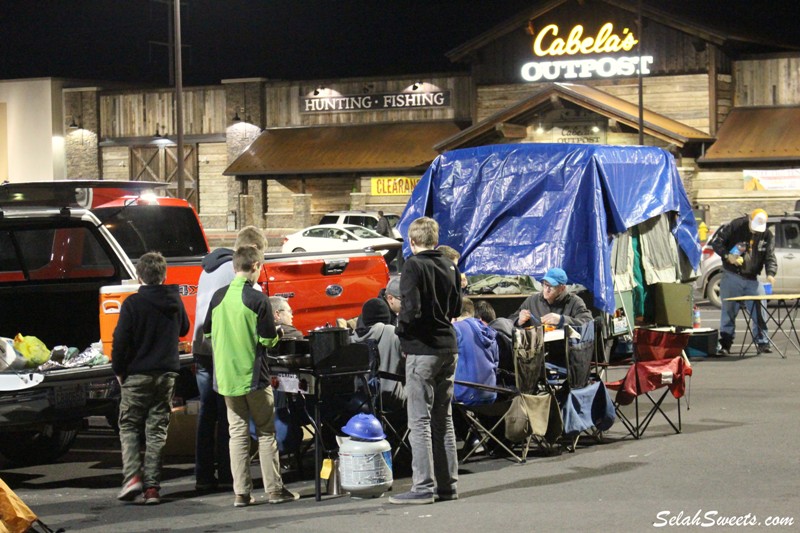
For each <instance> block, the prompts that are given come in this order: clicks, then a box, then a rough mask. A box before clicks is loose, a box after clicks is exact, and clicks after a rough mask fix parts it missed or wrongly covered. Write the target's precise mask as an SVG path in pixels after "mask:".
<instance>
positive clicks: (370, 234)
mask: <svg viewBox="0 0 800 533" xmlns="http://www.w3.org/2000/svg"><path fill="white" fill-rule="evenodd" d="M344 229H346V230H347V231H349V232H350V233H352V234H354V235H355V236H356V237H358V238H359V239H380V238H381V237H382V235H380V234H378V233H375V232H374V231H372V230H371V229H367V228H364V227H362V226H346V227H345V228H344Z"/></svg>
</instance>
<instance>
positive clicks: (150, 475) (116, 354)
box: [111, 252, 189, 504]
mask: <svg viewBox="0 0 800 533" xmlns="http://www.w3.org/2000/svg"><path fill="white" fill-rule="evenodd" d="M136 275H137V277H138V278H139V283H141V284H142V286H141V287H139V291H138V292H137V293H136V294H132V295H131V296H130V297H128V298H127V299H126V300H125V301H124V302H123V303H122V307H121V309H120V313H119V322H118V323H117V327H116V329H115V330H114V341H113V359H112V360H111V367H112V369H113V370H114V375H116V376H117V380H118V381H119V383H120V385H121V387H122V394H121V399H120V405H119V440H120V445H121V449H122V474H123V476H124V482H123V484H122V490H120V492H119V495H118V496H117V497H118V498H119V499H120V500H122V501H133V500H134V499H136V497H137V496H138V495H139V494H140V493H141V492H142V489H144V503H146V504H158V503H161V499H160V496H159V494H158V490H159V488H160V486H161V458H162V451H163V449H164V443H165V442H166V440H167V427H168V426H169V413H170V408H171V403H172V394H173V391H174V389H175V378H176V377H177V376H178V371H179V369H180V361H179V356H178V340H179V338H180V337H181V335H185V334H186V333H188V332H189V317H188V316H187V314H186V310H185V309H184V307H183V302H182V301H181V298H180V294H179V293H178V286H177V285H164V284H163V283H164V280H165V279H166V277H167V262H166V260H165V259H164V257H163V256H162V255H161V254H160V253H158V252H148V253H146V254H144V255H143V256H142V257H140V258H139V262H138V263H137V264H136ZM141 434H144V436H145V454H144V465H142V458H141V449H140V448H141V442H140V435H141Z"/></svg>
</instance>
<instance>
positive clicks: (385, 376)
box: [375, 370, 411, 460]
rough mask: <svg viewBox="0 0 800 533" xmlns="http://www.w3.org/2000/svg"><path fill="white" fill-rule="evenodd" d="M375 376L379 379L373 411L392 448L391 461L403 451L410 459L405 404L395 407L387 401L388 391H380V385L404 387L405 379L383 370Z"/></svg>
mask: <svg viewBox="0 0 800 533" xmlns="http://www.w3.org/2000/svg"><path fill="white" fill-rule="evenodd" d="M376 375H377V377H378V379H379V381H378V384H379V388H378V393H377V394H376V395H375V398H376V399H377V405H376V409H375V411H376V413H377V415H378V417H379V419H380V421H381V424H383V432H384V433H386V440H387V441H388V442H389V444H390V445H391V447H392V450H393V451H392V459H393V460H396V459H397V456H398V454H399V453H400V452H401V451H404V450H405V451H406V452H408V456H409V457H411V443H410V442H409V441H408V435H409V433H410V432H411V431H410V430H409V429H408V413H407V411H406V406H405V402H404V403H403V405H396V404H394V403H392V402H390V401H388V398H387V393H388V391H384V390H380V383H386V382H396V383H399V384H402V385H405V382H406V378H405V376H401V375H399V374H393V373H391V372H386V371H383V370H380V371H378V372H377V374H376Z"/></svg>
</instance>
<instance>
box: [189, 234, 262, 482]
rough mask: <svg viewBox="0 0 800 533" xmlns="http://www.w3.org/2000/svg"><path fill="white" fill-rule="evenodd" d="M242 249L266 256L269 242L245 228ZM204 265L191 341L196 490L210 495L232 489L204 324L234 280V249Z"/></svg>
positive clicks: (222, 408) (223, 423) (220, 252)
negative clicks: (196, 403) (196, 404)
mask: <svg viewBox="0 0 800 533" xmlns="http://www.w3.org/2000/svg"><path fill="white" fill-rule="evenodd" d="M240 246H254V247H255V248H256V249H258V250H259V251H260V252H261V254H262V255H263V254H264V251H265V250H266V249H267V240H266V238H264V235H263V234H262V233H261V230H259V229H258V228H256V227H255V226H246V227H244V228H242V229H241V230H239V233H238V234H237V235H236V243H235V244H234V248H233V249H234V250H235V249H236V248H238V247H240ZM202 266H203V272H202V273H201V274H200V280H199V282H198V284H197V302H196V304H195V315H194V341H193V342H192V353H193V355H194V361H195V368H196V373H195V377H196V379H197V388H198V390H199V393H200V413H199V415H198V417H197V440H196V446H195V466H194V475H195V489H196V490H198V491H200V492H207V491H211V490H217V489H218V488H219V489H230V488H231V487H232V486H233V477H232V475H231V460H230V453H229V448H228V439H229V435H228V417H227V414H226V413H227V411H226V408H225V400H224V398H223V397H222V396H220V395H219V394H217V392H216V391H215V390H214V386H213V385H214V363H213V359H212V355H213V352H212V350H211V342H210V341H209V340H208V339H206V338H205V336H204V335H203V322H205V319H206V313H208V305H209V303H210V302H211V297H212V296H213V295H214V293H215V292H217V290H218V289H220V288H222V287H225V286H226V285H229V284H230V283H231V281H233V278H234V277H235V274H234V272H233V250H232V249H230V248H217V249H216V250H214V251H213V252H211V253H210V254H208V255H207V256H205V257H204V258H203V263H202Z"/></svg>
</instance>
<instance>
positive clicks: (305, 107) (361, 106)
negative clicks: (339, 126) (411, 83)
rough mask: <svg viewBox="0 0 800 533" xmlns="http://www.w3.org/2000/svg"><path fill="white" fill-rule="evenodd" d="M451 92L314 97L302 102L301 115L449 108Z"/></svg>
mask: <svg viewBox="0 0 800 533" xmlns="http://www.w3.org/2000/svg"><path fill="white" fill-rule="evenodd" d="M449 106H450V91H449V90H447V91H433V92H413V93H386V94H354V95H348V94H345V95H337V96H314V97H308V98H303V99H302V100H301V101H300V112H301V113H342V112H351V111H375V110H387V109H416V108H425V107H449Z"/></svg>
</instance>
